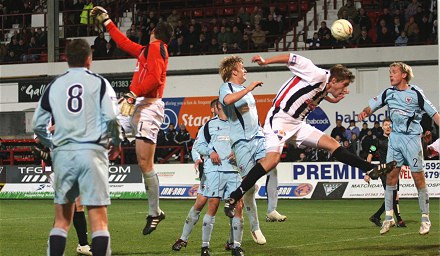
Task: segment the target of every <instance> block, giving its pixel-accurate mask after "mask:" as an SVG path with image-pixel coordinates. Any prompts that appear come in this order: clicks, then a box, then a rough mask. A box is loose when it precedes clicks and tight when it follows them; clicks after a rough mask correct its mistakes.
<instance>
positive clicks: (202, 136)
mask: <svg viewBox="0 0 440 256" xmlns="http://www.w3.org/2000/svg"><path fill="white" fill-rule="evenodd" d="M207 131H208V133H207ZM207 134H208V135H209V121H208V122H207V123H206V124H205V125H203V126H202V128H200V130H199V132H198V133H197V143H195V146H193V148H194V147H195V149H196V151H197V152H198V153H199V154H200V155H202V156H209V155H210V154H211V153H212V152H214V149H213V147H212V145H211V144H210V143H209V141H208V140H209V138H207V136H206V135H207ZM208 137H209V136H208Z"/></svg>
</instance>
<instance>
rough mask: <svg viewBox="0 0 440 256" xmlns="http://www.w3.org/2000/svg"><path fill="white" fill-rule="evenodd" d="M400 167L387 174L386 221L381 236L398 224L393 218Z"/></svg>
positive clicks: (383, 223)
mask: <svg viewBox="0 0 440 256" xmlns="http://www.w3.org/2000/svg"><path fill="white" fill-rule="evenodd" d="M399 173H400V166H399V167H395V168H394V169H393V170H392V171H391V172H390V173H388V174H387V185H386V187H385V220H384V221H383V222H382V228H381V229H380V234H382V235H383V234H385V233H387V232H388V231H389V230H390V228H391V227H393V226H395V224H396V222H395V220H394V218H393V215H394V210H393V205H394V203H393V202H394V196H393V195H394V191H397V180H398V179H399Z"/></svg>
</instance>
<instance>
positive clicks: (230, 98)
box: [223, 81, 263, 105]
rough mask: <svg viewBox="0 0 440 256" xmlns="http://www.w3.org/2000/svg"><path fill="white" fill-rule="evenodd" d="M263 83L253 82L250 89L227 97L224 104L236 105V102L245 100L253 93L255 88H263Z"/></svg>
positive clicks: (247, 88)
mask: <svg viewBox="0 0 440 256" xmlns="http://www.w3.org/2000/svg"><path fill="white" fill-rule="evenodd" d="M262 85H263V82H261V81H256V82H252V83H251V84H250V85H249V86H248V87H246V88H245V89H244V90H241V91H239V92H233V93H230V94H228V95H226V96H225V98H224V100H223V103H225V104H226V105H230V104H234V103H235V102H237V101H239V100H240V99H241V98H243V97H244V96H245V95H246V94H248V93H249V92H252V91H253V90H254V89H255V87H257V86H262Z"/></svg>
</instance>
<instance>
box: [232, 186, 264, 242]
mask: <svg viewBox="0 0 440 256" xmlns="http://www.w3.org/2000/svg"><path fill="white" fill-rule="evenodd" d="M255 193H256V191H255V185H254V186H253V187H252V188H250V189H249V190H248V191H247V193H246V194H244V195H243V204H244V209H245V211H246V214H247V216H248V219H249V223H250V226H251V235H252V239H253V240H254V242H256V243H257V244H265V243H266V238H265V237H264V235H263V233H262V232H261V229H260V222H259V220H258V209H257V202H256V200H255ZM231 194H232V193H231Z"/></svg>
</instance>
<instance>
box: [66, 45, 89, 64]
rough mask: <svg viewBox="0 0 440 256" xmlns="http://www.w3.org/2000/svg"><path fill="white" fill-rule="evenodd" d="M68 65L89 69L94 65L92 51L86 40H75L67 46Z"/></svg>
mask: <svg viewBox="0 0 440 256" xmlns="http://www.w3.org/2000/svg"><path fill="white" fill-rule="evenodd" d="M66 57H67V64H68V65H69V67H86V68H89V67H90V64H91V63H92V49H91V48H90V45H89V43H87V41H86V40H84V39H74V40H73V41H72V42H70V43H69V44H68V45H67V46H66Z"/></svg>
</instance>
